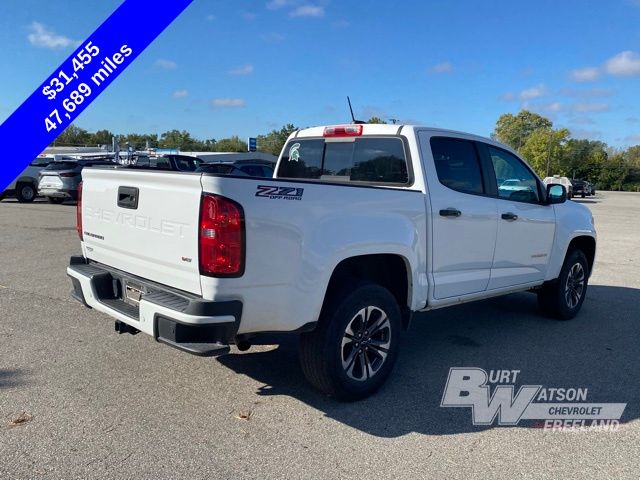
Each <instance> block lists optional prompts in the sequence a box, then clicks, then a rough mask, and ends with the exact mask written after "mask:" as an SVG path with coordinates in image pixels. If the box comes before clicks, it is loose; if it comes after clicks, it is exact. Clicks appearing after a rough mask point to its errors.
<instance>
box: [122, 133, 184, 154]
mask: <svg viewBox="0 0 640 480" xmlns="http://www.w3.org/2000/svg"><path fill="white" fill-rule="evenodd" d="M118 141H119V142H120V145H121V146H123V145H126V144H127V143H128V144H130V145H133V147H134V148H135V149H137V150H143V149H144V148H146V146H147V144H149V147H150V148H156V147H158V135H157V134H155V133H127V134H126V135H118ZM167 148H172V147H167ZM185 150H186V149H185Z"/></svg>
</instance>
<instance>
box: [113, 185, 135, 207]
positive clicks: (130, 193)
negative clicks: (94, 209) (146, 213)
mask: <svg viewBox="0 0 640 480" xmlns="http://www.w3.org/2000/svg"><path fill="white" fill-rule="evenodd" d="M138 193H139V191H138V189H137V188H136V187H118V206H119V207H122V208H130V209H131V210H136V209H137V208H138V196H139V195H138Z"/></svg>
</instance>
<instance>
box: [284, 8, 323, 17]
mask: <svg viewBox="0 0 640 480" xmlns="http://www.w3.org/2000/svg"><path fill="white" fill-rule="evenodd" d="M289 16H290V17H324V7H321V6H319V5H301V6H299V7H296V8H294V9H293V10H292V11H291V12H289Z"/></svg>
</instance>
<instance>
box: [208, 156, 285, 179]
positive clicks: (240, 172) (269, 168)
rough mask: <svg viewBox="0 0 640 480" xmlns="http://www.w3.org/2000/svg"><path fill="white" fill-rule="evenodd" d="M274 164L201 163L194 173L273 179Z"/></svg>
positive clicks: (241, 162) (263, 161)
mask: <svg viewBox="0 0 640 480" xmlns="http://www.w3.org/2000/svg"><path fill="white" fill-rule="evenodd" d="M274 170H275V163H273V162H270V161H268V160H236V161H235V162H228V163H202V164H201V165H200V167H199V168H198V169H197V170H196V172H202V173H217V174H220V175H232V176H237V177H263V178H271V177H273V171H274Z"/></svg>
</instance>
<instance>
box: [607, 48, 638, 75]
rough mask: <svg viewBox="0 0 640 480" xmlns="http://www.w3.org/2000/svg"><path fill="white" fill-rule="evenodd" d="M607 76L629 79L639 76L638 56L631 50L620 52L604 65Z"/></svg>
mask: <svg viewBox="0 0 640 480" xmlns="http://www.w3.org/2000/svg"><path fill="white" fill-rule="evenodd" d="M605 69H606V71H607V73H608V74H610V75H616V76H623V77H631V76H636V75H640V55H638V54H637V53H635V52H632V51H631V50H625V51H624V52H620V53H619V54H617V55H616V56H614V57H611V58H610V59H609V60H607V62H606V63H605Z"/></svg>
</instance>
